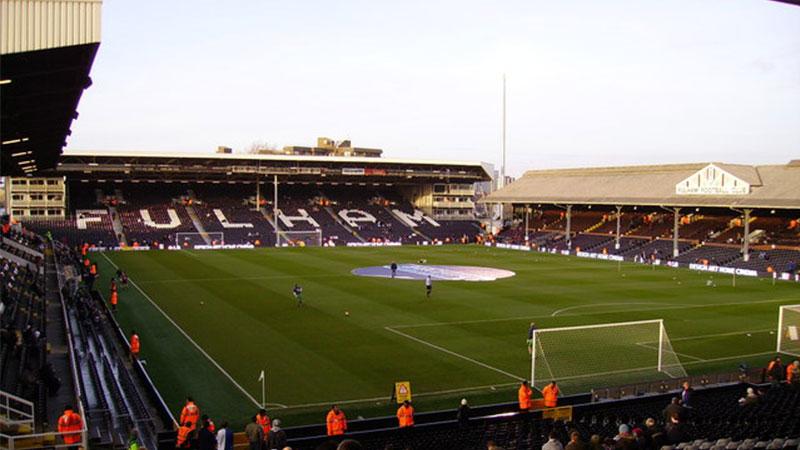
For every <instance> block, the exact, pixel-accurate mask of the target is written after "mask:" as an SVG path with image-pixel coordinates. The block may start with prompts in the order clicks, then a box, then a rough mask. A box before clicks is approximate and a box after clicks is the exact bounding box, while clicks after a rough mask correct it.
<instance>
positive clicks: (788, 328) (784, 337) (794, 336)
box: [777, 305, 800, 357]
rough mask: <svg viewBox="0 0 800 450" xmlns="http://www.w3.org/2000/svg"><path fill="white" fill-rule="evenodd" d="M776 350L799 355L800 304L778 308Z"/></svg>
mask: <svg viewBox="0 0 800 450" xmlns="http://www.w3.org/2000/svg"><path fill="white" fill-rule="evenodd" d="M777 335H778V343H777V352H778V353H785V354H787V355H792V356H797V357H800V305H784V306H781V307H779V308H778V330H777Z"/></svg>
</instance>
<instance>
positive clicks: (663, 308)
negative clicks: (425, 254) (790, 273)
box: [391, 297, 800, 329]
mask: <svg viewBox="0 0 800 450" xmlns="http://www.w3.org/2000/svg"><path fill="white" fill-rule="evenodd" d="M796 300H800V297H785V298H773V299H769V300H757V301H754V302H726V303H706V304H702V305H686V304H684V303H653V305H664V306H659V307H658V308H644V309H637V310H635V311H632V312H637V313H643V312H653V311H668V310H684V309H701V308H714V307H717V306H750V305H759V304H765V303H783V302H789V301H796ZM576 306H577V305H576ZM581 306H583V305H581ZM586 306H593V305H586ZM594 306H596V305H594ZM618 312H619V311H610V312H600V314H611V313H618ZM595 314H598V312H596V311H595V312H590V313H586V314H570V315H569V317H582V316H593V315H595ZM551 317H553V316H552V314H544V315H542V314H539V315H535V316H515V317H499V318H496V319H473V320H456V321H452V322H427V323H416V324H398V325H392V326H391V328H395V329H396V328H422V327H441V326H448V325H468V324H475V323H491V322H514V321H519V320H530V319H547V318H551Z"/></svg>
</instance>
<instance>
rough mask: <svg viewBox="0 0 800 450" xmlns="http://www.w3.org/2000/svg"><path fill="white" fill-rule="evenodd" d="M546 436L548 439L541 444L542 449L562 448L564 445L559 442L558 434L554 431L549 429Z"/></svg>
mask: <svg viewBox="0 0 800 450" xmlns="http://www.w3.org/2000/svg"><path fill="white" fill-rule="evenodd" d="M548 437H549V439H548V440H547V442H545V443H544V445H543V446H542V450H564V446H563V445H561V442H559V440H558V434H556V432H555V431H551V432H550V435H549V436H548Z"/></svg>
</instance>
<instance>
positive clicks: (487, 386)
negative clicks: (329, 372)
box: [267, 382, 517, 410]
mask: <svg viewBox="0 0 800 450" xmlns="http://www.w3.org/2000/svg"><path fill="white" fill-rule="evenodd" d="M511 386H517V383H516V382H513V383H500V384H485V385H483V386H469V387H465V388H456V389H445V390H442V391H431V392H418V393H415V394H414V397H430V396H434V395H442V394H455V393H456V392H472V391H480V390H483V389H494V388H505V387H511ZM381 400H386V396H383V397H372V398H356V399H352V400H341V401H335V402H319V403H304V404H300V405H288V406H282V407H281V410H285V409H302V408H314V407H318V406H330V405H331V404H334V403H335V404H337V405H352V404H354V403H366V402H377V401H381ZM267 409H270V408H267Z"/></svg>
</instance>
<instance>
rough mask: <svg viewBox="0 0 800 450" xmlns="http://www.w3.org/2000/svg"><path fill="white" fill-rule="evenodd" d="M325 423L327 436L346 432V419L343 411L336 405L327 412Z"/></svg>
mask: <svg viewBox="0 0 800 450" xmlns="http://www.w3.org/2000/svg"><path fill="white" fill-rule="evenodd" d="M325 423H326V424H327V425H328V436H338V435H340V434H344V433H345V431H347V418H346V417H345V416H344V411H342V410H341V409H339V407H338V406H337V405H333V407H332V408H331V410H330V411H328V416H327V417H326V418H325Z"/></svg>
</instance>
